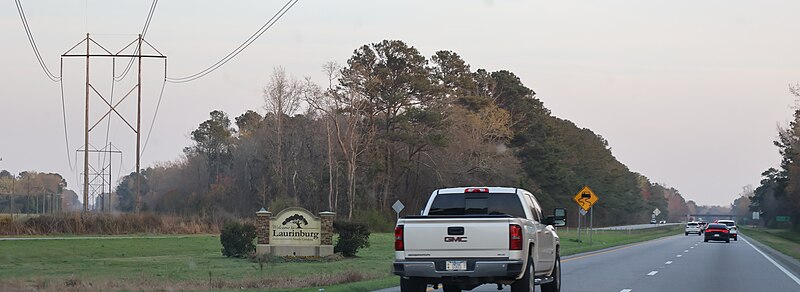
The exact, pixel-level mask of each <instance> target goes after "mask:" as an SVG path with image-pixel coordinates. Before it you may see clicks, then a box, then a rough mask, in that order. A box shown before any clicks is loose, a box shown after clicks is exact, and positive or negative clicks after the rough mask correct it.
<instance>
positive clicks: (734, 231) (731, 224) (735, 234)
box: [717, 220, 739, 241]
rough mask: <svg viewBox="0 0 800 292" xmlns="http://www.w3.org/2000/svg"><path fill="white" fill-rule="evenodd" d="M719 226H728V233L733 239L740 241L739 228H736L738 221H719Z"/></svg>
mask: <svg viewBox="0 0 800 292" xmlns="http://www.w3.org/2000/svg"><path fill="white" fill-rule="evenodd" d="M717 223H719V224H725V225H726V226H728V232H729V233H730V235H731V238H733V240H734V241H739V228H737V227H736V221H733V220H717Z"/></svg>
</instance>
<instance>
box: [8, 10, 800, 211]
mask: <svg viewBox="0 0 800 292" xmlns="http://www.w3.org/2000/svg"><path fill="white" fill-rule="evenodd" d="M151 3H152V2H151V1H149V0H138V1H100V0H92V1H77V0H76V1H55V0H52V1H44V0H42V1H29V0H23V1H22V4H23V7H24V9H25V12H26V15H27V19H28V23H29V25H30V27H31V30H32V33H33V35H34V37H35V39H36V42H37V46H38V48H39V51H40V52H41V54H42V56H43V58H44V61H45V63H46V64H47V66H48V67H49V68H50V70H51V71H53V72H54V73H55V74H56V75H58V72H59V61H60V57H59V56H60V55H61V54H63V53H64V52H66V51H67V49H69V48H70V47H72V46H73V45H75V44H77V43H78V42H79V41H81V39H82V38H84V37H85V34H86V33H87V32H89V33H91V34H92V35H93V36H92V38H93V39H95V40H96V41H97V42H98V43H100V44H101V45H103V46H104V47H106V48H108V49H109V50H110V51H114V52H116V51H118V50H120V49H122V47H124V46H125V45H126V44H127V43H129V42H130V41H132V40H134V39H135V38H136V34H137V33H139V32H140V31H141V30H142V26H143V25H144V22H145V20H146V17H147V13H148V10H149V8H150V5H151ZM285 3H286V2H285V1H282V0H280V1H278V0H253V1H199V0H192V1H188V0H184V1H175V0H173V1H160V2H159V3H158V5H157V9H156V12H155V14H154V17H153V20H152V23H151V25H150V28H149V30H148V33H147V37H146V38H147V40H148V41H149V42H150V43H151V44H153V45H154V46H156V48H157V49H158V50H159V51H160V52H162V53H164V54H165V55H167V56H168V60H169V62H168V73H167V75H168V76H170V77H182V76H186V75H190V74H194V73H196V72H198V71H201V70H202V69H205V68H206V67H208V66H210V65H212V64H213V63H215V62H216V61H218V60H219V59H220V58H222V57H223V56H224V55H226V54H227V53H228V52H230V51H231V50H233V49H234V48H236V47H237V46H238V45H239V44H240V43H241V42H243V41H244V40H246V39H247V38H248V37H249V36H250V35H251V34H253V33H254V32H255V31H256V30H257V29H258V28H259V27H260V26H261V25H262V24H263V23H264V22H266V20H267V19H269V18H270V17H271V16H272V15H273V14H274V13H275V12H276V11H277V10H278V9H280V7H281V6H283V5H284V4H285ZM798 11H800V2H798V1H729V0H726V1H696V0H691V1H639V0H618V1H514V0H507V1H471V0H453V1H430V0H427V1H424V0H418V1H408V0H403V1H329V0H300V2H299V3H298V4H297V5H296V6H295V7H294V8H293V9H292V10H291V11H289V13H287V14H286V16H285V17H284V18H283V19H282V20H281V21H280V22H279V23H278V24H276V25H275V26H274V27H272V29H271V30H270V31H268V32H267V33H266V34H264V35H263V36H262V37H261V38H260V39H258V40H257V41H256V42H254V43H253V44H252V45H251V46H250V47H249V48H248V49H247V50H245V51H244V52H243V53H242V54H240V55H239V56H238V57H236V58H235V59H233V60H232V61H231V62H229V63H228V64H226V65H225V66H223V67H221V68H220V69H219V70H217V71H215V72H213V73H212V74H210V75H208V76H206V77H204V78H202V79H199V80H196V81H194V82H189V83H183V84H172V83H167V84H166V86H165V89H164V95H163V100H162V103H161V106H160V109H159V114H158V116H157V117H156V122H155V127H153V130H152V135H151V137H150V141H149V143H148V145H147V147H146V149H145V152H144V154H143V156H142V159H143V161H142V165H143V167H146V166H149V165H152V164H154V163H156V162H167V161H172V160H175V159H177V158H178V157H179V156H180V155H181V153H182V149H183V148H184V147H186V146H189V145H190V144H191V141H190V139H189V138H188V137H189V132H191V131H192V130H193V129H195V128H196V127H197V125H198V124H199V123H201V122H202V121H204V120H205V119H207V118H208V113H209V112H210V111H212V110H215V109H220V110H223V111H225V112H227V113H228V114H229V115H230V116H231V118H233V117H235V116H238V115H240V114H241V113H243V112H244V111H246V110H248V109H254V110H257V111H258V112H260V113H263V112H264V110H263V99H262V95H261V89H262V87H263V86H264V85H265V83H266V81H267V79H268V76H269V74H270V72H271V71H272V69H273V68H274V67H276V66H283V67H285V69H286V71H287V72H289V73H291V74H293V75H295V76H298V77H303V76H311V77H312V78H314V79H315V80H316V81H318V82H323V80H324V77H323V74H322V73H321V71H320V66H321V65H322V64H323V63H325V62H328V61H337V62H339V63H340V64H343V63H345V61H346V60H347V58H348V57H350V55H351V53H352V51H353V50H354V49H355V48H356V47H358V46H360V45H363V44H366V43H372V42H378V41H381V40H384V39H400V40H403V41H405V42H406V43H408V44H409V45H412V46H414V47H416V48H417V49H418V50H420V52H422V53H423V54H424V55H426V56H430V55H432V54H433V53H434V52H435V51H437V50H453V51H455V52H457V53H458V54H460V55H461V56H462V57H463V58H464V60H466V61H467V62H468V63H469V64H470V65H471V66H472V68H473V69H478V68H485V69H487V70H490V71H493V70H502V69H506V70H510V71H512V72H514V73H515V74H517V76H519V77H520V78H521V79H522V81H523V83H524V84H525V85H527V86H528V87H530V88H532V89H534V90H535V91H536V92H537V96H538V97H539V98H540V99H541V100H542V101H543V102H544V103H545V106H547V107H548V108H549V109H551V110H552V112H553V114H554V115H556V116H558V117H561V118H565V119H569V120H571V121H573V122H575V123H576V124H577V125H578V126H579V127H585V128H590V129H592V130H593V131H594V132H595V133H597V134H600V135H602V136H603V137H605V138H606V139H607V140H608V141H609V143H610V146H611V147H612V151H613V153H614V155H615V156H616V157H617V159H619V160H620V161H622V162H623V163H624V164H626V165H628V166H629V167H630V169H631V170H633V171H636V172H639V173H642V174H644V175H646V176H647V177H649V178H650V179H651V181H653V182H659V183H663V184H666V185H669V186H672V187H675V188H677V189H678V190H680V191H681V193H682V194H683V196H684V197H685V198H687V200H694V201H696V202H698V203H699V204H720V205H727V204H730V203H731V202H732V201H733V199H735V198H736V196H737V194H738V193H739V192H740V191H741V188H742V186H744V185H748V184H751V185H753V186H757V185H758V182H759V180H760V173H761V172H762V171H764V170H766V169H767V168H769V167H775V166H777V165H778V164H779V161H780V157H779V155H778V153H777V148H776V147H774V146H773V145H772V141H773V140H774V139H775V137H776V132H777V127H778V125H782V124H786V123H787V122H788V120H789V118H790V117H791V111H792V109H791V105H792V104H793V103H794V98H793V97H792V96H791V95H790V94H789V92H788V89H787V88H788V84H790V83H795V82H797V81H800V54H798V52H800V39H798V38H797V29H798V28H800V17H798V15H797V12H798ZM0 40H2V41H0V49H2V52H3V56H2V58H0V85H1V86H0V88H2V89H0V94H2V97H1V98H2V100H1V102H0V157H2V161H0V169H8V170H10V171H12V172H14V173H18V172H21V171H25V170H35V171H41V172H58V173H61V174H63V175H64V176H65V177H66V178H67V181H68V184H69V186H70V188H73V189H75V190H76V191H79V190H80V186H78V185H79V184H80V180H78V179H77V177H78V175H79V173H80V172H81V171H82V167H81V170H78V169H77V167H76V165H74V164H76V161H75V158H76V155H75V151H76V149H77V148H80V147H82V145H83V132H82V131H83V102H84V94H85V92H84V77H85V75H84V74H85V73H84V70H85V67H84V66H85V64H84V60H82V59H68V60H65V61H64V74H63V75H64V77H63V85H64V93H65V100H66V103H65V104H66V113H67V126H68V128H67V130H68V138H69V151H70V153H69V156H68V154H67V148H66V146H65V139H64V138H65V137H64V128H63V127H64V125H63V123H62V116H61V97H60V90H59V84H58V83H55V82H52V81H50V80H49V79H47V77H46V75H45V74H44V73H43V71H42V69H41V68H40V67H39V65H38V62H37V61H36V58H35V56H34V53H33V50H32V49H31V46H30V44H29V43H28V41H27V38H26V35H25V30H24V29H23V26H22V22H21V20H20V17H19V15H18V14H17V9H16V7H15V4H14V2H13V1H3V2H2V3H0ZM78 50H84V52H85V47H80V48H78ZM92 50H93V52H95V51H94V50H96V48H94V47H93V48H92ZM97 50H99V49H97ZM96 52H99V51H96ZM146 52H148V51H146ZM92 62H93V63H92V66H91V72H92V74H91V79H92V81H91V83H92V84H93V85H94V86H95V87H96V88H97V89H98V91H100V92H101V93H103V94H107V95H106V96H105V97H106V98H110V94H109V93H110V91H111V88H112V82H111V73H112V62H111V61H110V60H99V59H97V60H95V59H93V60H92ZM124 65H126V62H124V61H123V60H119V61H117V65H116V66H115V67H116V72H117V74H119V72H120V71H121V70H122V68H123V67H124ZM134 73H135V72H134ZM163 74H164V65H163V63H162V61H158V60H147V61H145V64H144V68H143V76H144V77H143V80H144V81H143V86H142V90H143V95H144V96H143V118H142V120H143V122H142V125H143V128H144V131H143V132H144V134H143V137H142V139H143V143H144V139H145V138H146V136H147V135H146V133H147V130H148V129H149V127H150V124H151V120H152V118H153V113H154V111H155V106H156V102H157V100H158V96H159V91H160V89H161V85H162V80H163V78H164V75H163ZM134 78H135V74H130V75H129V76H128V77H127V78H126V79H125V80H123V81H122V82H119V83H117V84H115V85H114V95H113V97H114V100H119V99H120V98H121V97H122V96H123V95H124V94H125V93H126V92H128V91H129V90H130V89H131V88H132V85H133V82H134ZM134 97H135V96H134ZM91 98H92V106H93V107H94V108H93V109H92V117H93V118H92V123H94V121H96V120H97V119H98V118H99V117H100V116H101V115H102V114H104V113H105V111H104V109H103V107H102V106H103V102H102V100H100V99H99V97H97V96H96V95H92V97H91ZM133 101H134V99H133V97H129V99H126V100H125V101H124V102H123V104H122V106H121V107H120V112H121V113H122V114H123V115H126V117H128V118H129V120H130V121H131V123H134V122H135V116H134V110H135V103H133ZM106 109H107V107H106ZM105 125H106V124H105V122H104V123H103V124H102V125H100V126H98V128H96V129H95V130H93V132H92V138H91V143H92V144H93V145H94V146H95V147H98V148H102V147H103V146H102V145H104V144H105V141H106V126H105ZM109 140H110V141H111V143H113V144H114V145H115V146H116V147H117V148H119V149H120V150H122V152H123V155H122V156H121V157H120V156H115V158H114V160H113V161H114V162H113V164H112V168H113V169H114V171H115V172H116V170H118V169H122V170H125V171H132V170H133V168H134V167H133V166H134V157H135V155H134V151H135V150H134V149H135V136H134V135H133V132H132V131H131V130H130V129H129V128H127V126H126V125H125V124H124V122H122V121H121V120H119V119H118V118H116V117H115V119H113V120H112V122H111V134H110V138H109ZM68 157H69V158H68ZM70 160H71V163H72V164H73V165H72V167H73V168H76V169H75V170H74V171H73V170H71V169H70V165H69V163H68V162H69V161H70ZM93 160H94V161H96V160H97V158H93ZM78 161H80V162H81V163H82V158H81V159H79V160H78ZM115 177H116V175H115ZM576 191H577V190H576ZM599 195H600V196H601V199H602V194H599Z"/></svg>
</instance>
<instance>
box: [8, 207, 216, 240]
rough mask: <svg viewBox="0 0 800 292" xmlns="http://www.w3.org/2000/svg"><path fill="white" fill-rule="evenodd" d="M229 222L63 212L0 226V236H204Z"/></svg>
mask: <svg viewBox="0 0 800 292" xmlns="http://www.w3.org/2000/svg"><path fill="white" fill-rule="evenodd" d="M227 221H230V219H223V218H199V217H191V218H185V217H177V216H164V215H153V214H139V215H134V214H113V215H112V214H96V213H77V212H76V213H64V214H56V215H43V216H39V217H36V218H30V219H29V220H27V221H24V222H20V221H14V222H10V223H3V224H0V235H50V234H76V235H83V234H108V235H116V234H133V233H153V234H208V233H219V228H220V226H222V224H224V223H225V222H227Z"/></svg>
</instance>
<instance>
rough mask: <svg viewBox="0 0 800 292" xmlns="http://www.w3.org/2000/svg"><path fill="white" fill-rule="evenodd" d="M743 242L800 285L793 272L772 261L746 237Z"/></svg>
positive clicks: (799, 280)
mask: <svg viewBox="0 0 800 292" xmlns="http://www.w3.org/2000/svg"><path fill="white" fill-rule="evenodd" d="M742 241H744V242H745V243H747V245H749V246H750V247H752V248H753V249H755V250H756V251H757V252H758V253H760V254H761V255H762V256H764V258H765V259H767V260H768V261H769V262H770V263H772V264H773V265H775V267H777V268H778V269H780V270H781V272H783V273H784V274H786V276H788V277H789V278H790V279H792V280H793V281H794V282H795V283H797V285H800V279H798V278H797V276H795V275H794V274H793V273H792V272H790V271H789V270H787V269H786V268H784V267H783V266H782V265H781V264H779V263H778V262H776V261H775V260H773V259H772V258H771V257H769V256H768V255H767V254H766V253H764V252H763V251H761V250H760V249H758V248H757V247H756V246H755V245H753V244H752V243H750V241H749V240H747V239H745V238H744V237H742Z"/></svg>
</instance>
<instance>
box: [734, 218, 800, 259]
mask: <svg viewBox="0 0 800 292" xmlns="http://www.w3.org/2000/svg"><path fill="white" fill-rule="evenodd" d="M739 230H741V232H742V234H744V235H747V236H748V237H750V238H753V239H755V240H758V241H759V242H761V243H763V244H766V245H767V246H769V247H771V248H774V249H776V250H778V251H780V252H782V253H784V254H786V255H789V256H791V257H793V258H795V259H798V260H800V233H797V232H793V231H791V230H787V229H769V228H760V227H759V228H752V227H745V226H739Z"/></svg>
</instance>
